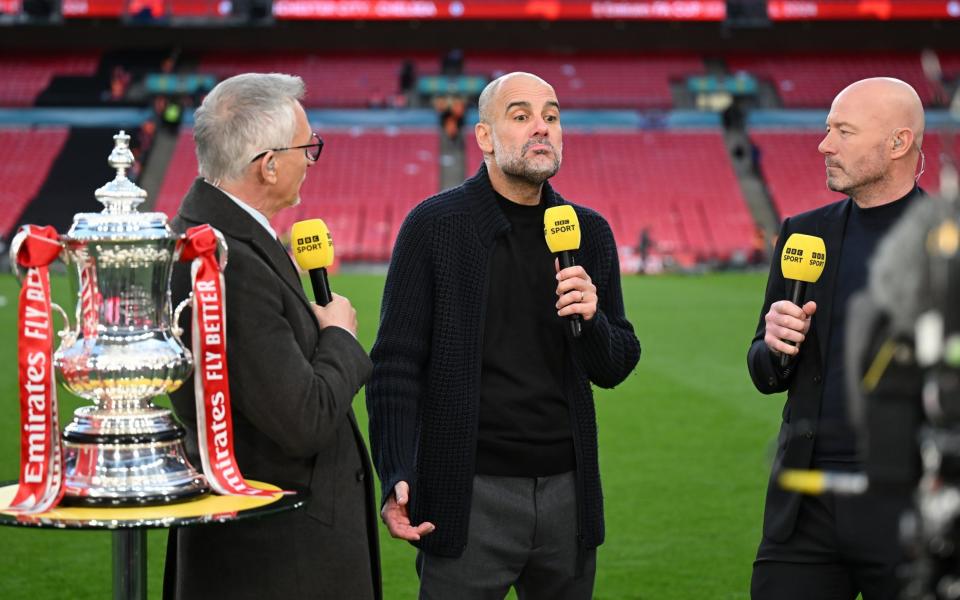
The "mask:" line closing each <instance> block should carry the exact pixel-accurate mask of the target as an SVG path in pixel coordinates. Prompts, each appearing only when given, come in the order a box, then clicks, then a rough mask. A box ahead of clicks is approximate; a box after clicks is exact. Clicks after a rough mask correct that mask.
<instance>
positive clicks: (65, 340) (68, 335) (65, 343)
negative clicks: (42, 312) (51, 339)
mask: <svg viewBox="0 0 960 600" xmlns="http://www.w3.org/2000/svg"><path fill="white" fill-rule="evenodd" d="M50 308H52V309H53V310H55V311H56V312H58V313H60V316H61V317H62V318H63V329H61V330H60V331H58V332H57V335H58V336H60V346H61V347H70V346H72V345H73V344H74V343H75V342H76V341H77V331H76V330H75V329H73V328H72V327H70V317H69V316H68V315H67V311H65V310H63V307H61V306H60V305H59V304H57V303H56V302H51V303H50Z"/></svg>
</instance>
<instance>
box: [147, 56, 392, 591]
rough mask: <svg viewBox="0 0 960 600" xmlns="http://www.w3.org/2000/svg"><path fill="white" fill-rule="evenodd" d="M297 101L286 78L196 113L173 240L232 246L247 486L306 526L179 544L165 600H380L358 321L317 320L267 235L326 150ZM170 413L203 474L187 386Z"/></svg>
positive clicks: (188, 534)
mask: <svg viewBox="0 0 960 600" xmlns="http://www.w3.org/2000/svg"><path fill="white" fill-rule="evenodd" d="M303 95H304V84H303V81H302V80H301V79H300V78H299V77H293V76H290V75H282V74H277V73H272V74H258V73H247V74H244V75H238V76H236V77H231V78H230V79H226V80H224V81H222V82H220V83H219V84H218V85H217V86H216V87H215V88H214V89H213V90H212V91H211V92H210V94H209V95H208V96H207V97H206V99H204V101H203V103H202V104H201V106H200V108H199V109H198V110H197V112H196V116H195V121H196V124H195V128H194V140H195V142H196V149H197V159H198V162H199V165H200V169H199V170H200V177H199V178H197V180H196V181H195V182H194V184H193V186H192V187H191V188H190V190H189V191H188V192H187V195H186V197H184V199H183V203H182V204H181V205H180V209H179V212H178V214H177V216H176V218H175V219H174V220H173V222H172V225H173V227H174V228H175V229H176V230H178V231H181V232H182V231H184V230H186V229H187V228H189V227H192V226H195V225H200V224H204V223H209V224H210V225H212V226H213V227H215V228H216V229H218V230H219V231H220V232H221V233H222V234H223V235H224V237H225V238H226V242H227V246H228V250H229V264H228V265H227V267H226V269H225V270H224V278H225V291H226V293H225V303H226V325H227V366H228V371H229V374H230V381H229V386H230V395H231V402H232V407H233V431H234V437H235V439H234V449H235V452H236V459H237V462H238V465H239V467H240V470H241V472H242V473H243V475H244V476H245V477H246V478H248V479H252V480H257V481H265V482H270V483H276V484H278V485H286V486H295V487H300V488H309V490H310V492H311V495H310V498H309V500H308V501H307V505H306V507H305V508H304V509H303V510H297V511H292V512H286V513H282V514H279V515H274V516H270V517H266V518H262V519H252V520H244V521H238V522H235V523H228V524H222V525H216V526H207V527H196V528H184V529H179V530H172V531H171V534H170V539H169V540H168V546H167V571H166V573H165V577H164V596H165V597H167V598H177V599H184V600H186V599H192V598H197V599H206V598H257V599H261V598H351V599H356V600H367V599H379V598H381V597H382V594H381V590H380V566H379V553H378V546H377V535H376V517H375V514H374V503H373V489H372V481H373V478H372V473H371V468H370V462H369V458H368V455H367V451H366V448H365V446H364V442H363V438H362V437H361V435H360V430H359V428H358V427H357V422H356V419H355V417H354V414H353V409H352V407H351V404H352V401H353V397H354V395H355V394H356V393H357V392H358V391H359V390H360V388H361V387H362V386H363V384H364V383H365V382H366V380H367V378H368V377H369V375H370V372H371V363H370V359H369V358H368V357H367V355H366V353H365V352H364V350H363V348H362V347H361V345H360V344H359V343H358V342H357V339H356V332H357V316H356V311H355V310H354V309H353V307H352V306H351V304H350V301H349V300H347V299H346V298H344V297H343V296H339V295H337V294H333V301H332V302H330V303H329V304H328V305H326V306H324V307H321V306H318V305H316V304H314V303H311V302H310V301H309V300H308V299H307V296H306V295H305V294H304V291H303V287H302V285H301V281H300V275H299V274H298V272H297V269H296V267H294V265H293V263H292V261H291V259H290V256H289V255H288V254H287V252H286V250H285V249H284V247H283V246H282V245H281V243H280V242H279V240H278V239H277V236H276V232H274V230H273V229H272V228H271V226H270V219H272V218H273V217H274V216H276V215H277V214H278V213H279V212H280V211H282V210H284V209H287V208H289V207H292V206H295V205H296V204H297V203H298V202H299V200H300V186H301V184H302V183H303V180H304V178H305V177H306V174H307V169H308V168H309V167H311V166H313V164H314V163H315V162H316V161H317V159H318V158H319V157H320V151H321V150H322V149H323V141H322V140H321V139H320V138H319V136H317V134H315V133H313V132H311V130H310V124H309V122H308V121H307V115H306V113H305V112H304V109H303V107H302V106H301V104H300V100H301V99H302V98H303ZM172 290H173V296H174V300H175V301H179V300H180V299H182V298H185V297H186V296H187V294H189V292H190V269H189V266H188V265H186V264H184V263H180V264H178V265H177V266H176V267H175V269H174V274H173V284H172ZM188 321H189V319H188V318H186V317H184V318H182V319H181V322H184V323H185V322H188ZM186 339H190V333H189V332H186ZM171 399H172V401H173V406H174V409H175V411H176V413H177V415H178V416H179V417H180V419H181V420H182V421H183V422H184V425H185V426H186V428H187V431H188V436H187V447H188V452H189V454H190V456H191V458H192V459H193V461H194V464H197V465H199V464H200V461H199V459H198V448H197V422H196V417H195V415H196V406H195V401H196V400H195V397H194V386H193V383H192V381H187V382H185V383H184V385H183V386H181V387H180V389H179V390H178V391H177V392H175V393H173V394H172V395H171Z"/></svg>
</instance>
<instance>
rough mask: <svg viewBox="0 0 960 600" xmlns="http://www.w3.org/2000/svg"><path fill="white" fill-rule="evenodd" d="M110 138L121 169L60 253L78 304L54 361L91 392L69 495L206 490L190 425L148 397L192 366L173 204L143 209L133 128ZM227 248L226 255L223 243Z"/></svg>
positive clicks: (77, 423) (123, 499)
mask: <svg viewBox="0 0 960 600" xmlns="http://www.w3.org/2000/svg"><path fill="white" fill-rule="evenodd" d="M114 140H115V147H114V149H113V152H112V153H111V154H110V157H109V163H110V166H111V167H113V168H115V169H117V176H116V178H115V179H114V180H113V181H111V182H110V183H108V184H107V185H105V186H103V187H102V188H100V189H98V190H97V191H96V197H97V199H98V200H100V201H101V202H102V203H103V204H104V206H105V208H104V210H103V212H101V213H81V214H77V215H75V216H74V221H73V226H72V227H71V228H70V231H69V232H68V233H67V234H66V235H64V236H62V237H61V242H62V243H63V246H64V252H63V255H62V256H63V258H64V261H65V262H67V263H73V264H74V265H75V266H76V271H77V278H76V279H75V280H74V281H73V284H74V285H73V287H74V291H75V292H76V293H77V307H76V318H75V320H74V324H75V327H74V328H71V327H70V326H69V323H67V325H66V329H65V330H64V331H62V332H61V333H60V337H61V344H60V347H59V348H58V349H57V351H56V353H55V354H54V365H55V366H56V370H57V376H58V378H59V380H60V381H61V382H62V383H63V385H64V386H65V387H66V388H67V389H69V390H70V391H72V392H73V393H74V394H76V395H78V396H80V397H82V398H85V399H87V400H90V401H91V402H92V403H93V404H92V406H83V407H81V408H79V409H77V410H76V412H75V413H74V418H73V421H72V422H71V423H70V424H69V425H67V427H66V428H65V430H64V432H63V444H64V457H65V459H64V460H65V464H64V475H65V489H66V492H65V495H64V500H63V502H64V503H69V504H83V505H119V506H126V505H145V504H164V503H170V502H176V501H180V500H185V499H189V498H193V497H196V496H200V495H202V494H205V493H207V492H208V491H209V486H208V485H207V482H206V480H205V478H204V477H203V475H202V474H200V473H199V472H198V471H197V469H195V468H194V467H193V465H191V464H190V462H189V461H188V460H187V455H186V451H185V447H184V443H183V438H184V435H185V431H184V429H183V427H182V426H180V424H179V423H177V421H176V420H175V419H174V416H173V414H172V411H170V410H169V409H165V408H159V407H157V406H156V405H154V403H153V402H152V399H153V398H154V397H156V396H158V395H160V394H167V393H170V392H172V391H174V390H176V389H177V388H179V387H180V386H181V385H182V384H183V382H184V381H185V380H186V379H187V377H189V375H190V372H191V368H192V359H191V354H190V351H189V350H188V349H187V348H186V347H185V346H184V344H183V343H182V342H181V340H180V338H179V336H178V332H179V329H178V328H177V327H176V326H175V323H176V321H175V320H174V319H172V310H171V308H172V307H171V297H170V275H171V271H172V268H173V263H174V261H175V260H176V259H177V257H176V243H177V240H178V239H180V237H181V236H179V235H177V234H175V233H173V231H172V230H171V229H170V227H169V225H168V224H167V217H166V215H165V214H163V213H139V212H137V205H138V204H140V203H141V202H143V200H144V199H145V198H146V195H147V194H146V192H145V191H144V190H142V189H140V188H139V187H137V186H136V185H135V184H133V183H132V182H131V181H130V180H129V179H127V177H126V174H125V173H126V170H127V169H128V168H129V167H130V166H132V165H133V154H132V153H131V152H130V150H129V147H128V144H129V140H130V137H129V136H128V135H126V134H125V133H124V132H123V131H121V132H120V133H119V135H116V136H114ZM14 244H17V240H14ZM220 250H221V252H220V256H221V260H225V256H226V252H225V251H226V248H225V245H221V249H220ZM14 255H15V249H14ZM185 304H186V302H185V303H184V305H185ZM182 307H183V306H181V307H179V308H180V309H182ZM177 313H178V315H177V316H179V310H178V311H177Z"/></svg>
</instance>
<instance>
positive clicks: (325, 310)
mask: <svg viewBox="0 0 960 600" xmlns="http://www.w3.org/2000/svg"><path fill="white" fill-rule="evenodd" d="M290 245H291V246H292V248H293V257H294V259H295V260H296V261H297V264H298V265H300V268H301V269H303V270H305V271H307V272H308V273H309V274H310V283H311V285H312V287H313V297H314V298H315V299H316V304H313V305H312V308H313V314H315V315H316V316H317V321H318V322H319V323H320V328H321V329H323V328H325V327H340V328H343V329H346V330H347V331H349V332H350V333H351V334H353V337H357V311H356V309H355V308H353V305H352V304H350V301H349V300H347V299H346V298H345V297H343V296H341V295H339V294H334V293H333V292H332V291H330V282H329V281H328V279H327V267H329V266H330V265H332V264H333V237H332V236H331V235H330V230H329V229H327V225H326V223H324V222H323V220H322V219H310V220H308V221H298V222H297V223H294V224H293V228H292V229H291V230H290Z"/></svg>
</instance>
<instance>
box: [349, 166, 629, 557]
mask: <svg viewBox="0 0 960 600" xmlns="http://www.w3.org/2000/svg"><path fill="white" fill-rule="evenodd" d="M543 200H544V201H545V202H546V203H547V205H548V206H555V205H558V204H566V201H565V200H564V199H563V198H561V197H560V195H559V194H557V193H555V192H554V191H553V188H552V187H551V186H550V185H549V183H545V184H544V190H543ZM573 206H574V209H575V210H576V212H577V217H578V218H579V220H580V226H581V232H582V242H581V247H580V250H579V251H578V252H577V253H576V259H577V262H578V264H581V265H583V267H584V269H585V270H586V272H587V274H589V275H590V277H591V279H592V280H593V283H594V285H596V286H597V295H598V297H599V305H598V310H597V314H596V315H595V316H594V317H593V318H592V319H591V320H589V321H586V322H585V323H584V328H583V335H582V336H581V337H580V338H577V339H574V338H573V337H572V336H570V334H569V332H568V333H567V344H568V346H569V348H570V350H571V352H567V353H566V355H567V357H568V358H567V362H566V365H565V374H566V376H565V381H564V389H565V390H566V392H567V397H568V400H569V401H570V406H571V422H572V424H573V440H574V448H575V451H576V462H577V494H578V497H577V501H578V502H577V505H578V512H579V515H578V516H579V519H578V521H579V523H578V530H579V537H580V543H581V545H582V546H583V547H586V548H594V547H596V546H599V545H600V544H601V543H602V542H603V537H604V524H603V494H602V492H601V489H600V470H599V465H598V460H597V422H596V414H595V412H594V406H593V394H592V392H591V389H590V383H591V382H593V383H594V384H596V385H598V386H600V387H613V386H615V385H617V384H618V383H620V382H621V381H623V380H624V379H625V378H626V376H627V375H629V374H630V372H631V371H632V370H633V368H634V366H635V365H636V363H637V360H638V359H639V358H640V343H639V342H638V341H637V338H636V336H635V335H634V332H633V327H632V326H631V325H630V323H629V322H628V321H627V319H626V316H625V315H624V309H623V295H622V292H621V288H620V271H619V263H618V260H617V249H616V244H615V242H614V239H613V234H612V232H611V231H610V226H609V225H608V224H607V222H606V221H605V220H604V219H603V217H601V216H600V215H599V214H597V213H596V212H594V211H592V210H590V209H587V208H583V207H580V206H576V205H573ZM509 229H510V223H509V221H508V220H507V218H506V217H505V216H504V214H503V211H502V210H501V209H500V207H499V206H497V201H496V197H495V196H494V191H493V188H492V186H491V184H490V179H489V176H488V175H487V170H486V167H485V166H484V167H481V168H480V170H479V171H478V172H477V174H476V175H474V176H473V177H472V178H470V179H468V180H467V181H465V182H464V183H463V184H462V185H460V186H458V187H456V188H452V189H449V190H446V191H444V192H441V193H440V194H437V195H436V196H433V197H431V198H428V199H427V200H425V201H424V202H422V203H421V204H419V205H418V206H417V207H416V208H414V209H413V210H412V211H411V212H410V214H409V215H408V216H407V218H406V220H405V221H404V223H403V226H402V227H401V228H400V233H399V235H398V237H397V242H396V245H395V246H394V249H393V255H392V257H391V260H390V268H389V271H388V273H387V280H386V286H385V288H384V292H383V304H382V306H381V313H380V330H379V332H378V333H377V340H376V342H375V343H374V346H373V350H372V352H371V358H372V359H373V363H374V369H373V376H372V378H371V380H370V382H369V383H368V384H367V410H368V413H369V417H370V444H371V448H372V453H373V459H374V464H375V465H376V468H377V472H378V473H379V475H380V479H381V483H382V492H383V494H384V496H383V497H384V498H385V497H386V495H387V494H389V493H390V492H391V491H392V490H393V487H394V485H395V484H396V483H397V482H398V481H407V482H408V483H409V484H410V487H411V494H410V511H411V520H412V521H413V523H415V524H416V523H420V522H423V521H430V522H432V523H433V524H435V525H436V527H437V528H436V531H434V532H433V533H431V534H429V535H426V536H424V537H423V538H422V539H421V540H420V541H419V542H418V543H417V544H416V545H417V546H419V547H420V548H421V549H423V550H424V551H427V552H431V553H434V554H437V555H440V556H451V557H456V556H459V555H460V554H461V553H462V552H463V549H464V548H465V546H466V543H467V528H468V525H469V515H470V498H471V493H472V483H473V475H474V467H475V454H476V445H477V426H478V414H479V402H480V368H481V360H482V352H483V339H482V337H483V336H482V334H483V330H484V314H485V305H486V299H487V297H488V294H489V293H494V294H509V293H510V290H489V289H488V282H489V280H490V274H489V264H490V259H491V256H492V251H493V248H494V243H495V240H496V238H497V236H499V235H502V234H504V233H505V232H507V231H508V230H509ZM551 309H552V306H551V307H546V308H545V310H551ZM564 331H568V330H567V328H565V329H564Z"/></svg>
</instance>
